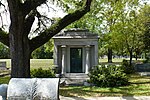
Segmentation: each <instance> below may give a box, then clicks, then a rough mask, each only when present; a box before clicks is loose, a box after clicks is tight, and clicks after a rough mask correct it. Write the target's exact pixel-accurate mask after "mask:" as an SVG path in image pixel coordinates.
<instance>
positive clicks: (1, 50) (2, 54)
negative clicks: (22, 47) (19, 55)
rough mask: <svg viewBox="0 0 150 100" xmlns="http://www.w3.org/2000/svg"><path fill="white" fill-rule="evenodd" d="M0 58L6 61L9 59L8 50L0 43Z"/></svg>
mask: <svg viewBox="0 0 150 100" xmlns="http://www.w3.org/2000/svg"><path fill="white" fill-rule="evenodd" d="M0 58H2V59H7V58H10V51H9V48H8V47H6V46H5V45H3V44H2V43H0Z"/></svg>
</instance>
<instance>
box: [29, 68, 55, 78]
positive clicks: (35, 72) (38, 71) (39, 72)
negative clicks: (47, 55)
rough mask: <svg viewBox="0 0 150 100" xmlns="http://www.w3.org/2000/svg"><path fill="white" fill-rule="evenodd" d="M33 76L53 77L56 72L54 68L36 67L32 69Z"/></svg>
mask: <svg viewBox="0 0 150 100" xmlns="http://www.w3.org/2000/svg"><path fill="white" fill-rule="evenodd" d="M31 77H36V78H53V77H55V73H54V71H53V70H52V69H50V68H49V69H48V70H43V69H42V68H38V69H34V70H32V71H31Z"/></svg>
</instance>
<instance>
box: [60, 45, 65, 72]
mask: <svg viewBox="0 0 150 100" xmlns="http://www.w3.org/2000/svg"><path fill="white" fill-rule="evenodd" d="M61 48H62V60H61V61H62V70H61V74H64V73H65V67H66V45H62V46H61Z"/></svg>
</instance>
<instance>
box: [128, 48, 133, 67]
mask: <svg viewBox="0 0 150 100" xmlns="http://www.w3.org/2000/svg"><path fill="white" fill-rule="evenodd" d="M129 54H130V62H129V64H130V66H131V65H132V50H130V51H129Z"/></svg>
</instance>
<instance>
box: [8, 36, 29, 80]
mask: <svg viewBox="0 0 150 100" xmlns="http://www.w3.org/2000/svg"><path fill="white" fill-rule="evenodd" d="M14 38H17V37H16V36H14V35H13V34H10V53H11V66H12V67H11V77H12V78H18V77H19V78H21V77H30V50H29V44H28V41H27V40H26V39H23V40H21V38H18V39H14Z"/></svg>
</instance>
